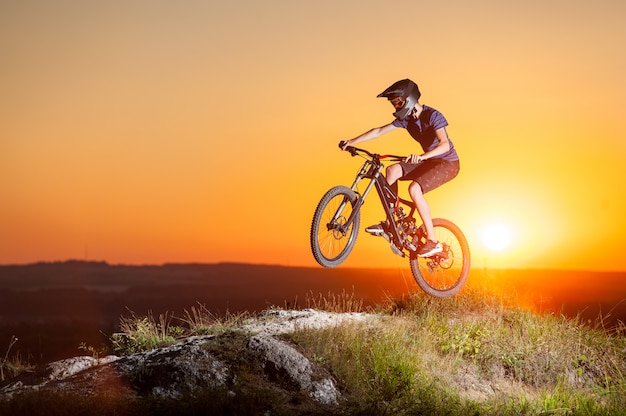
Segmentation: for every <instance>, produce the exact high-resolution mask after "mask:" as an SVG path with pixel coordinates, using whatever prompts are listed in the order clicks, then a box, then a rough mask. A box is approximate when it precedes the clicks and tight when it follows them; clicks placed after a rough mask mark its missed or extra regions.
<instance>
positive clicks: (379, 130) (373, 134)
mask: <svg viewBox="0 0 626 416" xmlns="http://www.w3.org/2000/svg"><path fill="white" fill-rule="evenodd" d="M395 129H397V127H396V126H394V125H393V123H389V124H387V125H385V126H381V127H376V128H373V129H371V130H369V131H366V132H365V133H363V134H361V135H359V136H357V137H355V138H354V139H351V140H346V142H345V145H344V150H345V148H346V146H353V145H355V144H357V143H361V142H366V141H368V140H372V139H375V138H377V137H380V136H382V135H383V134H387V133H389V132H391V131H394V130H395Z"/></svg>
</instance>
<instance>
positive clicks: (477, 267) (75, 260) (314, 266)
mask: <svg viewBox="0 0 626 416" xmlns="http://www.w3.org/2000/svg"><path fill="white" fill-rule="evenodd" d="M67 263H85V264H104V265H107V266H112V267H116V266H128V267H143V266H145V267H161V266H168V265H173V266H175V265H183V266H184V265H199V266H211V265H229V264H232V265H242V266H266V267H286V268H305V269H319V270H328V271H331V270H341V269H348V270H357V269H365V270H387V271H389V270H398V269H409V264H408V262H407V264H406V265H397V266H344V265H340V266H337V267H334V268H327V267H323V266H320V265H318V264H317V263H315V264H312V265H304V266H300V265H290V264H280V263H247V262H243V261H214V262H197V261H189V262H170V261H166V262H163V263H113V262H109V261H107V260H96V259H93V260H86V259H78V258H69V259H65V260H39V261H33V262H29V263H0V267H22V266H34V265H40V264H41V265H43V264H67ZM470 271H475V272H476V271H487V272H488V271H539V272H543V271H547V272H559V273H561V272H563V273H566V272H577V273H600V274H602V273H626V269H625V270H606V269H598V270H592V269H559V268H550V267H541V268H538V267H489V268H485V267H483V266H480V265H474V264H472V267H471V268H470Z"/></svg>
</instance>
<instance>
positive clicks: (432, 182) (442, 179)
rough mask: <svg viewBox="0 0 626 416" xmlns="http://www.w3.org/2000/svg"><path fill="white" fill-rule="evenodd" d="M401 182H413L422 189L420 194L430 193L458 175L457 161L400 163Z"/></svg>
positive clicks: (458, 166)
mask: <svg viewBox="0 0 626 416" xmlns="http://www.w3.org/2000/svg"><path fill="white" fill-rule="evenodd" d="M399 165H400V166H402V177H401V178H400V179H399V180H401V181H408V180H410V181H415V182H417V183H418V184H419V186H420V187H421V188H422V193H423V194H425V193H426V192H430V191H432V190H433V189H435V188H438V187H440V186H441V185H443V184H444V183H446V182H449V181H451V180H452V179H454V178H455V177H456V175H458V173H459V169H460V167H461V165H460V163H459V161H458V160H455V161H449V160H444V159H426V160H425V161H423V162H422V163H417V164H415V163H405V162H400V163H399Z"/></svg>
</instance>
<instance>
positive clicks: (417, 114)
mask: <svg viewBox="0 0 626 416" xmlns="http://www.w3.org/2000/svg"><path fill="white" fill-rule="evenodd" d="M420 96H421V93H420V90H419V88H418V86H417V84H416V83H415V82H413V81H411V80H410V79H403V80H400V81H398V82H395V83H394V84H393V85H391V86H390V87H389V88H387V89H386V90H385V91H383V92H381V93H380V94H378V97H385V98H387V99H388V100H389V102H390V103H391V104H392V105H393V107H394V108H395V110H396V111H395V112H394V113H393V115H394V116H395V120H394V121H393V122H391V123H389V124H386V125H384V126H381V127H376V128H374V129H371V130H369V131H367V132H365V133H363V134H361V135H359V136H357V137H355V138H353V139H351V140H347V141H346V142H345V145H344V146H343V149H344V150H345V148H346V147H347V146H352V145H355V144H357V143H360V142H364V141H367V140H372V139H375V138H377V137H380V136H382V135H383V134H387V133H389V132H392V131H394V130H396V129H397V128H404V129H406V130H407V131H408V132H409V134H410V135H411V137H413V138H414V139H415V140H416V141H417V142H419V144H420V145H421V146H422V150H423V153H422V154H420V155H418V154H411V155H409V156H408V157H407V158H406V160H405V161H403V162H399V163H396V164H393V165H390V166H388V167H387V169H386V179H387V183H388V184H389V185H392V186H393V187H394V189H395V191H396V193H397V189H398V187H397V186H398V185H397V181H398V180H411V181H412V182H411V184H410V185H409V194H410V195H411V199H413V202H414V203H415V206H416V207H417V212H418V213H419V215H420V217H421V219H422V222H423V223H424V226H425V227H426V232H427V233H428V235H427V241H426V243H425V244H424V245H423V246H421V247H419V246H418V247H417V255H418V256H420V257H429V256H432V255H433V254H436V253H439V252H441V251H442V250H443V248H442V246H441V244H440V243H439V242H438V241H437V237H436V236H435V231H434V229H433V222H432V217H431V215H430V207H429V205H428V202H427V201H426V198H425V197H424V194H425V193H427V192H429V191H432V190H433V189H435V188H437V187H439V186H441V185H443V184H444V183H446V182H448V181H450V180H452V179H453V178H454V177H456V175H457V174H458V173H459V168H460V164H459V156H458V155H457V153H456V150H455V149H454V145H453V144H452V141H451V140H450V139H449V138H448V133H447V132H446V126H447V125H448V122H447V120H446V119H445V117H444V116H443V114H441V113H440V112H439V111H437V110H435V109H434V108H432V107H429V106H427V105H422V104H420V103H419V98H420ZM386 226H387V224H386V222H382V223H380V224H376V225H372V226H369V227H367V228H366V229H365V231H367V232H368V233H370V234H372V235H379V236H384V237H387V233H386V231H385V228H386Z"/></svg>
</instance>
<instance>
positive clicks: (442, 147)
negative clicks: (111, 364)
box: [406, 127, 450, 163]
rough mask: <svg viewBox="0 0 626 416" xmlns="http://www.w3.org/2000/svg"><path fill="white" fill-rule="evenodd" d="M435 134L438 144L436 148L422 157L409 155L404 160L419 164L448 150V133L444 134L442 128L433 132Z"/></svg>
mask: <svg viewBox="0 0 626 416" xmlns="http://www.w3.org/2000/svg"><path fill="white" fill-rule="evenodd" d="M435 134H436V135H437V139H438V140H439V144H438V145H437V147H435V148H434V149H433V150H430V151H428V152H426V153H424V154H422V155H410V156H409V157H407V158H406V161H407V162H409V163H419V162H421V161H422V160H426V159H429V158H431V157H435V156H439V155H442V154H444V153H446V152H447V151H448V150H450V140H449V139H448V133H447V132H446V128H445V127H442V128H440V129H437V130H435Z"/></svg>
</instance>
